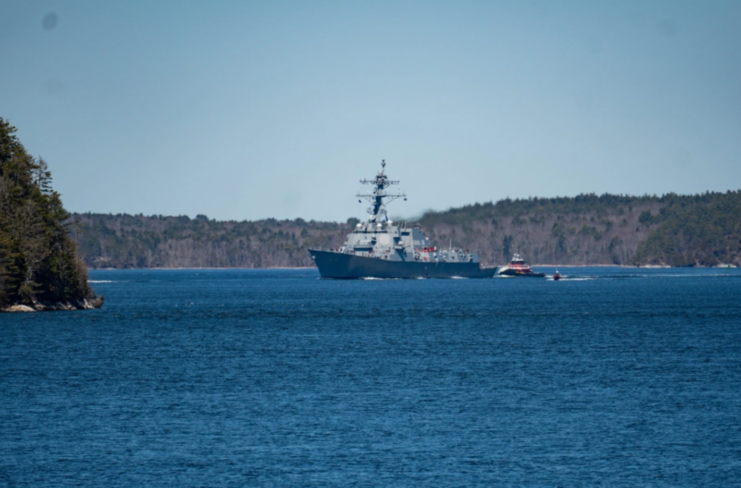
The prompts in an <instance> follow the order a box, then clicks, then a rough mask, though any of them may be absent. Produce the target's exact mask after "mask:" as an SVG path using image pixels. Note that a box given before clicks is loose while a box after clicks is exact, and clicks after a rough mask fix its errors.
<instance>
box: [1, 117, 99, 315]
mask: <svg viewBox="0 0 741 488" xmlns="http://www.w3.org/2000/svg"><path fill="white" fill-rule="evenodd" d="M15 132H16V129H15V127H13V126H11V125H10V124H9V123H8V122H6V121H5V120H3V119H2V118H0V305H7V304H10V303H24V304H29V305H32V304H34V303H36V302H60V301H69V300H82V299H85V298H91V297H92V296H93V293H92V291H91V290H90V288H89V287H88V284H87V270H86V268H85V267H84V265H83V264H82V262H81V261H80V259H79V258H78V256H77V251H76V247H75V245H74V242H73V241H72V240H71V238H70V237H69V234H68V229H67V224H66V221H67V219H68V218H69V214H68V213H67V212H66V211H65V210H64V207H63V206H62V201H61V198H60V197H59V194H58V193H57V192H55V191H54V190H52V187H51V181H52V179H51V172H50V171H49V168H48V166H47V164H46V162H45V161H44V160H43V159H35V158H33V157H31V156H29V155H28V153H27V152H26V150H25V148H24V147H23V145H22V144H21V143H20V141H19V140H18V138H17V137H16V136H15Z"/></svg>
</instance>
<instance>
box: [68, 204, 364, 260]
mask: <svg viewBox="0 0 741 488" xmlns="http://www.w3.org/2000/svg"><path fill="white" fill-rule="evenodd" d="M74 222H75V223H74V225H73V226H72V236H73V238H75V240H77V242H78V244H79V247H80V253H81V254H82V256H83V257H84V259H85V262H86V263H87V264H88V266H91V267H94V268H181V267H195V268H220V267H233V268H276V267H305V266H312V265H313V262H312V261H311V258H310V257H309V252H308V249H309V248H310V247H338V246H340V245H341V244H342V242H343V241H344V238H345V234H347V233H348V232H350V230H351V229H352V227H353V226H354V225H355V223H356V222H357V221H356V220H350V221H348V223H345V224H336V223H327V222H313V221H312V222H306V221H304V220H302V219H296V220H275V219H267V220H260V221H255V222H249V221H244V222H234V221H226V222H219V221H214V220H209V219H208V218H207V217H206V216H203V215H199V216H197V217H196V218H195V219H191V218H189V217H185V216H180V217H163V216H151V217H145V216H143V215H126V214H124V215H106V214H90V213H88V214H78V215H75V217H74Z"/></svg>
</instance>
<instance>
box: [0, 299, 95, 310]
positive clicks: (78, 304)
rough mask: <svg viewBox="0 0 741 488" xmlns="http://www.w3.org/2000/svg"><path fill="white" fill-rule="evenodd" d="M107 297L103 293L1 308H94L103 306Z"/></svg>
mask: <svg viewBox="0 0 741 488" xmlns="http://www.w3.org/2000/svg"><path fill="white" fill-rule="evenodd" d="M104 300H105V298H104V297H103V295H101V296H99V297H96V298H91V299H85V300H70V301H68V302H56V303H45V302H38V303H34V304H33V305H32V306H31V305H24V304H14V305H9V306H7V307H5V308H0V312H52V311H58V310H92V309H94V308H100V307H102V306H103V301H104Z"/></svg>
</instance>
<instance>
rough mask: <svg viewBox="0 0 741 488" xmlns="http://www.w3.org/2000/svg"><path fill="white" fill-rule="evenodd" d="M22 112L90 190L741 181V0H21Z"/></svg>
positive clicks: (58, 176)
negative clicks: (380, 180)
mask: <svg viewBox="0 0 741 488" xmlns="http://www.w3.org/2000/svg"><path fill="white" fill-rule="evenodd" d="M0 12H1V15H0V117H3V118H5V119H8V120H10V122H11V123H12V124H13V125H15V126H16V127H18V130H19V132H18V135H19V137H20V139H21V141H22V142H23V143H24V144H25V146H26V148H27V149H28V150H29V151H30V152H31V153H32V154H34V155H37V156H38V155H40V156H42V157H44V158H45V159H46V160H47V162H48V163H49V164H50V166H51V169H52V171H53V174H54V185H55V188H56V189H57V190H59V191H60V192H61V193H62V198H63V200H64V202H65V205H66V207H67V208H68V209H69V210H71V211H77V212H87V211H92V212H112V213H119V212H126V213H132V214H133V213H144V214H163V215H190V216H191V217H192V216H195V215H196V214H198V213H203V214H207V215H208V216H209V217H211V218H216V219H236V220H243V219H250V220H253V219H259V218H266V217H276V218H281V219H282V218H295V217H302V218H304V219H307V220H309V219H316V220H342V221H344V220H345V219H347V218H348V217H353V216H354V217H361V218H364V217H365V208H366V206H367V205H366V204H363V205H361V204H358V202H357V199H356V198H354V195H355V193H356V192H357V191H359V190H361V189H362V185H360V184H359V183H358V180H359V179H360V178H363V177H371V176H373V175H374V174H375V172H376V170H377V169H378V167H379V166H378V165H379V163H380V161H381V159H386V161H387V163H388V166H387V171H388V172H389V173H390V174H391V176H392V177H394V178H397V179H400V180H402V181H401V185H399V187H398V188H400V189H401V190H404V191H405V192H406V193H407V194H408V195H409V200H408V201H407V202H402V201H397V202H394V203H392V204H391V205H390V206H389V213H390V214H392V215H398V216H413V215H416V214H419V213H421V212H422V211H423V210H425V209H427V208H433V209H437V210H442V209H446V208H449V207H452V206H461V205H465V204H469V203H475V202H485V201H496V200H499V199H502V198H505V197H512V198H516V197H529V196H573V195H576V194H579V193H588V192H595V193H605V192H609V193H623V194H635V195H642V194H646V193H649V194H662V193H667V192H676V193H697V192H704V191H706V190H711V191H725V190H728V189H733V190H736V189H739V188H741V28H739V26H740V25H741V2H739V1H726V2H718V1H709V2H708V1H695V0H693V1H677V0H668V1H643V0H641V1H623V0H621V1H612V2H609V1H592V0H589V1H583V2H569V1H566V2H552V1H535V2H528V1H519V0H518V1H509V2H497V1H478V2H477V1H455V2H453V1H449V2H434V1H418V2H417V1H368V2H359V1H337V2H323V1H311V2H304V1H295V2H281V1H265V2H257V1H249V2H248V1H233V2H227V1H216V2H206V1H170V2H166V1H160V2H150V1H146V2H144V1H122V2H109V1H97V0H95V1H27V0H18V1H7V0H2V1H0Z"/></svg>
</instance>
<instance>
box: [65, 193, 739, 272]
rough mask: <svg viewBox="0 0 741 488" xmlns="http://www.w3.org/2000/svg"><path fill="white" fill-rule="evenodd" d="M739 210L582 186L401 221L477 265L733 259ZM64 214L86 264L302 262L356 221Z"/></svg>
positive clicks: (715, 199) (257, 265) (698, 199)
mask: <svg viewBox="0 0 741 488" xmlns="http://www.w3.org/2000/svg"><path fill="white" fill-rule="evenodd" d="M739 215H741V191H728V192H725V193H711V192H706V193H704V194H699V195H676V194H667V195H663V196H661V197H657V196H648V195H647V196H642V197H632V196H625V195H609V194H605V195H600V196H598V195H594V194H585V195H578V196H576V197H559V198H529V199H520V200H511V199H508V198H507V199H504V200H500V201H498V202H496V203H492V202H488V203H484V204H479V203H476V204H474V205H467V206H464V207H460V208H453V209H449V210H446V211H443V212H436V211H427V212H425V213H424V214H423V215H422V216H421V217H419V218H415V219H407V220H406V224H407V225H410V226H411V225H415V224H419V225H420V226H421V227H422V228H423V230H424V231H425V232H426V234H427V235H428V236H429V238H430V242H431V243H434V244H437V245H438V246H439V247H444V246H448V245H449V246H452V247H458V248H462V249H471V250H474V251H478V252H479V256H480V258H481V263H482V265H483V266H501V265H503V264H504V263H506V262H508V261H509V259H510V258H511V256H512V254H514V253H519V254H521V255H522V256H524V257H525V258H526V259H527V260H528V261H529V262H530V263H533V264H534V265H537V266H555V267H558V266H603V265H605V266H615V265H618V266H628V267H636V266H640V267H688V266H698V267H716V266H719V267H727V266H739V265H741V218H739ZM72 220H73V223H72V224H71V225H70V226H69V229H70V235H71V236H72V237H73V239H74V240H75V241H76V242H77V243H78V245H79V249H80V254H81V255H82V257H83V259H84V261H85V264H86V265H87V266H88V267H89V268H92V269H106V268H112V269H127V268H143V269H161V268H166V269H168V268H173V269H175V268H182V269H197V268H204V269H205V268H235V269H240V268H249V269H278V268H310V267H313V262H312V261H311V259H310V256H309V252H308V249H309V248H319V249H322V248H323V249H327V248H338V247H340V246H341V245H342V243H343V242H344V240H345V235H346V234H348V233H350V232H352V230H353V228H354V227H355V224H356V223H357V222H358V219H355V218H350V219H348V220H347V221H346V222H344V223H337V222H318V221H314V220H311V221H306V220H304V219H301V218H297V219H294V220H276V219H264V220H257V221H241V222H237V221H217V220H214V219H209V218H208V217H207V216H205V215H198V216H196V217H195V218H193V219H191V218H190V217H188V216H177V217H171V216H162V215H152V216H144V215H142V214H139V215H129V214H117V215H112V214H96V213H83V214H74V215H73V219H72ZM393 220H394V221H397V222H404V219H403V218H399V217H394V218H393ZM542 263H557V264H542Z"/></svg>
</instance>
